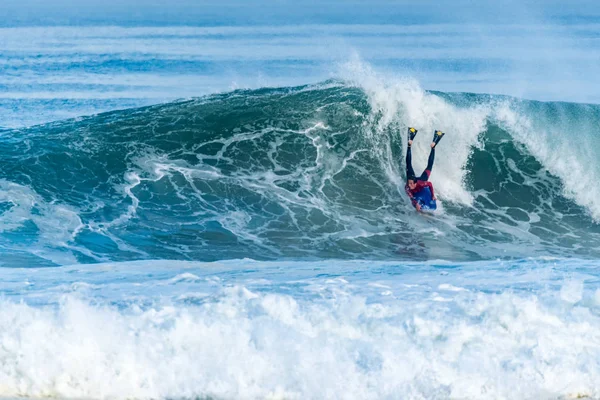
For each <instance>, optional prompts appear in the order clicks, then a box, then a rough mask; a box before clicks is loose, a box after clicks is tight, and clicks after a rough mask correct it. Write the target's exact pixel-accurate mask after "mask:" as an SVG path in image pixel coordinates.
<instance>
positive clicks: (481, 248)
mask: <svg viewBox="0 0 600 400" xmlns="http://www.w3.org/2000/svg"><path fill="white" fill-rule="evenodd" d="M361 68H363V67H360V66H359V67H357V68H354V69H353V70H351V73H348V74H347V76H345V77H344V80H339V81H337V80H336V81H327V82H324V83H321V84H318V85H309V86H300V87H287V88H274V89H271V88H264V89H259V90H237V91H233V92H230V93H224V94H218V95H211V96H207V97H202V98H198V99H193V100H185V101H178V102H173V103H168V104H162V105H156V106H151V107H144V108H138V109H128V110H123V111H114V112H109V113H105V114H100V115H97V116H92V117H85V118H78V119H73V120H66V121H61V122H56V123H52V124H47V125H40V126H35V127H31V128H27V129H19V130H8V131H4V132H2V133H1V138H0V146H1V149H0V150H1V152H0V161H1V163H2V168H1V169H0V212H1V214H0V246H2V252H3V258H2V261H1V262H2V263H3V265H5V266H14V265H55V264H68V263H88V262H102V261H125V260H135V259H150V258H151V259H158V258H163V259H165V258H168V259H187V260H202V261H210V260H220V259H228V258H244V257H247V258H253V259H263V260H265V259H266V260H268V259H285V258H294V259H324V258H338V259H339V258H363V259H365V258H367V259H390V258H393V259H398V258H401V259H416V260H418V259H431V258H444V259H450V260H477V259H490V258H497V257H523V256H530V255H537V256H539V255H548V254H551V255H560V256H570V255H577V256H579V257H598V255H599V254H600V248H599V246H600V226H599V225H597V224H596V221H597V220H598V219H600V200H598V199H600V187H599V186H598V185H596V184H595V183H596V182H597V181H598V179H599V178H600V163H598V160H599V159H600V154H599V152H598V150H597V145H598V144H599V143H598V139H597V135H596V133H597V126H598V124H599V122H600V107H598V106H592V105H582V104H571V103H543V102H534V101H526V100H520V99H515V98H511V97H505V96H493V95H477V94H464V93H441V92H430V91H426V90H423V89H422V88H421V87H420V86H419V85H418V83H416V82H414V81H411V80H394V79H392V80H390V79H384V78H382V77H381V76H377V75H376V74H374V73H372V72H370V71H364V70H362V69H361ZM363 69H364V68H363ZM407 126H414V127H416V128H418V129H419V130H420V133H419V136H418V137H417V139H416V142H415V145H414V146H413V160H414V161H413V163H414V165H415V169H416V170H420V169H421V168H424V166H425V161H426V158H427V156H428V145H429V142H430V136H431V134H432V132H433V130H434V129H441V130H443V131H445V132H447V135H446V137H445V138H444V140H443V141H442V142H441V143H440V146H439V147H438V150H437V154H436V162H435V165H434V168H433V173H432V176H431V180H432V182H433V183H434V185H435V189H436V192H437V193H438V197H439V199H440V201H441V210H440V211H439V213H438V215H437V216H435V217H427V216H423V215H419V214H417V213H415V211H414V209H412V207H411V205H410V203H409V201H408V199H407V198H406V196H405V194H404V191H403V185H404V179H405V176H404V151H405V146H406V137H405V132H406V127H407ZM419 172H420V171H419Z"/></svg>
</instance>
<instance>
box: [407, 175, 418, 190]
mask: <svg viewBox="0 0 600 400" xmlns="http://www.w3.org/2000/svg"><path fill="white" fill-rule="evenodd" d="M407 183H408V188H409V189H410V190H414V188H416V187H417V178H415V177H414V176H409V177H408V181H407Z"/></svg>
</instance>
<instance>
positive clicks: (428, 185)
mask: <svg viewBox="0 0 600 400" xmlns="http://www.w3.org/2000/svg"><path fill="white" fill-rule="evenodd" d="M425 184H426V185H427V187H428V188H429V191H430V192H431V199H432V200H435V193H434V192H433V185H432V184H431V182H429V181H427V182H425Z"/></svg>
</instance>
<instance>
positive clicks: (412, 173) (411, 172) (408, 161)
mask: <svg viewBox="0 0 600 400" xmlns="http://www.w3.org/2000/svg"><path fill="white" fill-rule="evenodd" d="M411 176H415V171H414V170H413V167H412V153H411V151H410V146H408V147H407V148H406V179H407V180H408V178H410V177H411Z"/></svg>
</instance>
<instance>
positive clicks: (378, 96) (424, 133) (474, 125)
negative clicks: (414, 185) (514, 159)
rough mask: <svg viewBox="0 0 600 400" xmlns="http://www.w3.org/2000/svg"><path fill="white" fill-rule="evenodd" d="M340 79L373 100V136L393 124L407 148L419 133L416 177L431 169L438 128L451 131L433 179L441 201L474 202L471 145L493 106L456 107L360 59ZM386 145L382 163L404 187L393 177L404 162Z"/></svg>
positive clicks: (415, 151) (439, 151)
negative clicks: (409, 137) (412, 131)
mask: <svg viewBox="0 0 600 400" xmlns="http://www.w3.org/2000/svg"><path fill="white" fill-rule="evenodd" d="M340 75H341V76H342V77H344V78H345V79H347V80H348V81H349V82H351V83H353V84H356V85H358V86H359V87H361V88H362V89H363V90H364V91H365V93H366V94H367V96H368V97H369V102H370V105H371V108H372V112H373V113H374V114H375V116H376V118H377V124H378V126H376V127H375V132H374V133H373V134H374V135H376V136H377V135H382V133H383V130H384V129H386V128H389V127H390V126H391V125H392V124H395V125H393V126H397V127H398V129H400V131H401V133H400V134H401V135H402V138H403V140H402V143H404V144H406V135H405V131H406V128H407V127H409V126H411V127H415V128H417V129H418V130H419V131H420V132H419V135H418V136H417V138H416V139H415V141H414V143H413V146H412V148H413V150H412V153H413V167H414V169H415V172H417V174H420V173H421V171H422V170H423V169H424V168H425V166H426V165H427V157H428V156H429V151H430V148H429V145H430V143H431V138H432V136H433V132H434V130H442V131H444V132H446V133H447V135H446V137H445V138H444V139H443V141H442V142H440V145H439V146H438V147H436V159H435V164H434V168H433V173H432V175H431V181H432V182H433V183H434V185H435V188H436V191H438V192H439V193H440V197H441V198H442V199H444V200H450V201H453V202H458V203H462V204H471V202H472V200H473V199H472V196H471V194H470V192H469V191H468V190H467V189H466V188H465V185H464V179H465V175H466V173H467V171H466V170H465V165H466V163H467V160H468V158H469V155H470V154H471V150H472V147H473V146H478V145H479V135H480V134H481V133H482V132H483V131H484V130H485V128H486V121H487V117H488V115H489V113H490V109H489V107H487V106H482V105H477V104H474V105H472V106H471V107H469V108H459V107H456V106H454V105H452V104H450V103H448V102H447V101H445V100H444V99H442V98H441V97H439V96H437V95H435V94H432V93H429V92H426V91H425V90H424V89H422V88H421V86H420V85H419V83H418V82H417V81H415V80H414V79H412V78H402V77H396V76H391V75H385V74H382V73H380V72H376V71H375V70H374V69H373V68H372V67H371V66H370V65H369V64H367V63H365V62H363V61H361V60H360V59H359V58H358V57H356V58H355V60H353V61H351V62H348V63H344V64H343V65H342V66H341V72H340ZM376 139H377V138H376ZM388 143H389V140H388ZM387 147H388V149H387V151H385V152H384V153H382V154H381V158H382V161H383V162H384V163H385V164H387V165H384V167H385V168H386V170H387V171H388V174H389V175H390V178H391V179H393V180H395V181H396V182H397V183H400V178H399V177H398V176H397V175H395V174H394V170H395V167H394V165H397V164H398V163H399V164H401V165H402V166H404V159H402V160H394V159H392V157H391V149H389V144H388V146H387ZM402 156H403V157H404V155H402Z"/></svg>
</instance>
